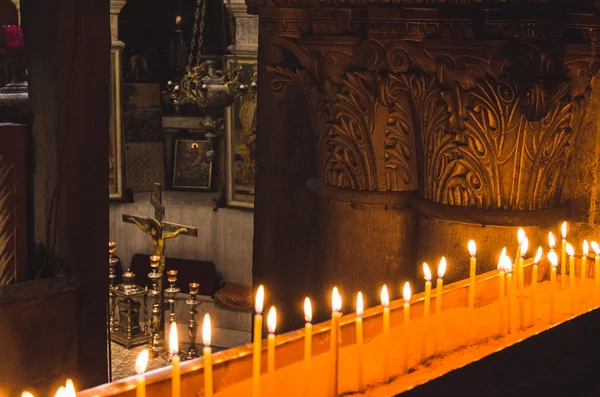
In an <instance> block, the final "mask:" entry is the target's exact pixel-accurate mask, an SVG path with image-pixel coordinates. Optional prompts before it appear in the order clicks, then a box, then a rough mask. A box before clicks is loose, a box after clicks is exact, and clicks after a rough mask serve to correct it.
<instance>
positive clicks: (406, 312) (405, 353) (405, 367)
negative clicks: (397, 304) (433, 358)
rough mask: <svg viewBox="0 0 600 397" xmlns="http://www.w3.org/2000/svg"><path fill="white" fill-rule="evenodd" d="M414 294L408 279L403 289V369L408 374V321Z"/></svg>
mask: <svg viewBox="0 0 600 397" xmlns="http://www.w3.org/2000/svg"><path fill="white" fill-rule="evenodd" d="M411 295H412V291H411V290H410V283H409V282H408V281H407V282H406V283H405V284H404V289H403V290H402V297H403V298H404V338H403V340H402V344H403V346H404V351H403V356H402V358H403V361H402V371H403V372H404V373H405V374H406V373H408V340H409V335H410V333H409V332H408V322H409V321H410V296H411Z"/></svg>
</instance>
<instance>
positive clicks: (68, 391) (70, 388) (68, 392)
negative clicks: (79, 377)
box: [65, 379, 77, 397]
mask: <svg viewBox="0 0 600 397" xmlns="http://www.w3.org/2000/svg"><path fill="white" fill-rule="evenodd" d="M76 396H77V393H76V392H75V385H74V384H73V381H72V380H71V379H67V381H66V382H65V397H76Z"/></svg>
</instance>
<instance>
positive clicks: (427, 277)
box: [421, 263, 431, 362]
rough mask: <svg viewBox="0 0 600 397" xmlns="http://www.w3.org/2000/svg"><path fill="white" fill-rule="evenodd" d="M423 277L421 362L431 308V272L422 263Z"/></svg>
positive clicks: (425, 351)
mask: <svg viewBox="0 0 600 397" xmlns="http://www.w3.org/2000/svg"><path fill="white" fill-rule="evenodd" d="M423 275H424V276H425V304H424V307H423V320H424V321H425V332H423V334H422V335H421V336H422V337H421V362H423V361H425V357H426V356H427V339H428V338H427V336H428V332H429V310H430V306H431V270H429V266H428V265H427V263H423Z"/></svg>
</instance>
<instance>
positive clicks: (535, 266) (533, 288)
mask: <svg viewBox="0 0 600 397" xmlns="http://www.w3.org/2000/svg"><path fill="white" fill-rule="evenodd" d="M540 259H542V247H539V248H538V250H537V252H536V254H535V259H534V260H533V266H532V268H531V312H530V313H529V323H530V324H531V325H533V321H534V319H535V297H536V293H537V279H538V263H539V262H540Z"/></svg>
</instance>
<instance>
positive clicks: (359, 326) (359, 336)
mask: <svg viewBox="0 0 600 397" xmlns="http://www.w3.org/2000/svg"><path fill="white" fill-rule="evenodd" d="M363 312H364V303H363V296H362V292H360V291H359V292H358V295H357V296H356V356H357V364H358V365H357V368H358V374H357V377H356V379H357V381H358V391H359V392H361V391H363V390H364V389H365V381H364V375H363V372H364V370H363V365H364V364H363V354H364V352H363V320H362V315H363Z"/></svg>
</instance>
